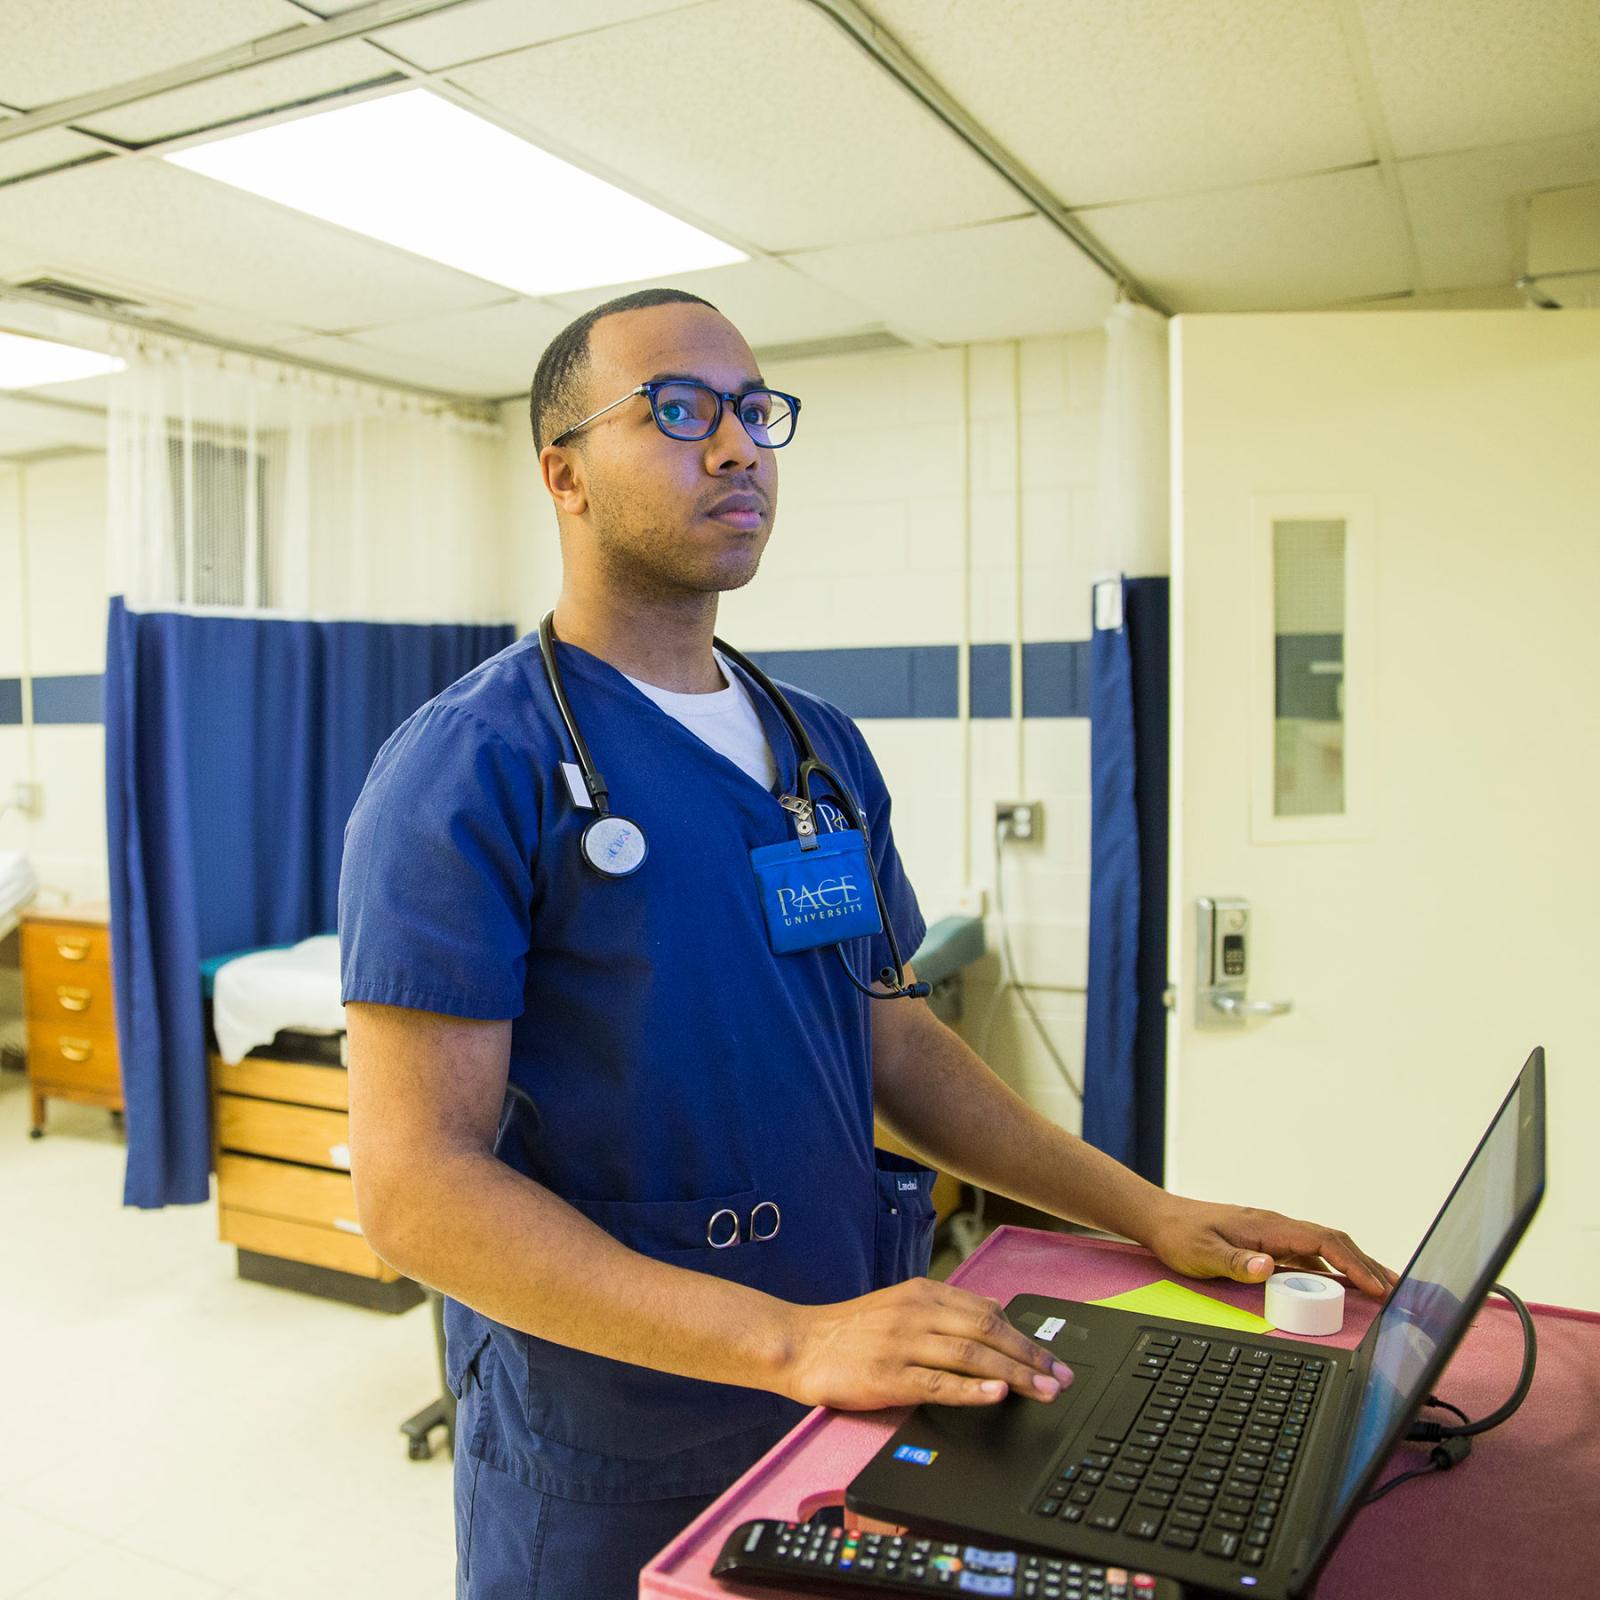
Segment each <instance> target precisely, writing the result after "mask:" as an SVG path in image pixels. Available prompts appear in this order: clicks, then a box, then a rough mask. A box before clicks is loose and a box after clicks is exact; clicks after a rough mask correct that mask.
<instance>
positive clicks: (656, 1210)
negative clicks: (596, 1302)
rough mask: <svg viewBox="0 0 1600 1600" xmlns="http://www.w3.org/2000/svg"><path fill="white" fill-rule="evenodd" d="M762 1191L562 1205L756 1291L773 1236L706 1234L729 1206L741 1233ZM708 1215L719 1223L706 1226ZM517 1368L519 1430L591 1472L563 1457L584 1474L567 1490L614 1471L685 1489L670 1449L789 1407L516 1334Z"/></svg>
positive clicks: (768, 1267) (655, 1488)
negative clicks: (520, 1359)
mask: <svg viewBox="0 0 1600 1600" xmlns="http://www.w3.org/2000/svg"><path fill="white" fill-rule="evenodd" d="M767 1198H769V1197H768V1196H767V1195H766V1194H765V1193H763V1192H761V1191H758V1190H755V1189H745V1190H741V1191H739V1192H737V1193H733V1194H723V1195H715V1196H712V1197H709V1198H707V1199H703V1200H662V1201H616V1200H599V1201H593V1200H591V1201H583V1200H569V1201H568V1202H567V1203H568V1204H569V1205H571V1206H572V1207H573V1209H574V1210H576V1211H578V1212H580V1213H581V1214H582V1215H584V1216H585V1217H587V1218H588V1219H589V1220H590V1221H591V1222H593V1223H595V1224H596V1225H597V1226H598V1227H601V1228H603V1229H604V1230H605V1231H606V1232H607V1233H609V1234H610V1235H611V1237H612V1238H613V1239H616V1240H617V1241H618V1242H619V1243H621V1244H624V1245H626V1246H627V1247H628V1248H629V1249H630V1250H636V1251H638V1252H639V1253H640V1254H641V1255H646V1256H650V1257H651V1258H652V1259H654V1260H657V1261H664V1262H666V1263H668V1264H669V1265H671V1266H678V1267H687V1268H689V1269H691V1270H692V1271H696V1272H703V1273H705V1274H707V1275H708V1276H710V1277H716V1278H722V1279H724V1280H726V1281H730V1282H735V1283H743V1284H746V1285H748V1286H750V1287H752V1288H757V1289H761V1288H764V1287H765V1286H766V1283H765V1280H766V1279H767V1277H768V1276H769V1275H775V1274H776V1265H775V1255H774V1252H775V1251H776V1250H777V1249H778V1248H779V1243H778V1240H777V1239H773V1240H770V1241H766V1242H762V1241H758V1240H751V1239H749V1238H747V1237H741V1238H740V1242H739V1243H738V1244H735V1245H732V1246H731V1247H729V1248H727V1249H723V1250H717V1249H713V1248H712V1247H711V1245H710V1244H709V1243H708V1241H707V1230H708V1228H711V1229H712V1230H713V1233H714V1234H718V1235H720V1231H721V1227H725V1226H727V1218H726V1215H725V1214H726V1213H732V1215H733V1217H734V1218H735V1219H737V1221H738V1224H739V1226H740V1229H741V1234H744V1233H747V1232H748V1220H749V1218H750V1215H751V1212H752V1211H753V1210H754V1209H755V1207H756V1206H757V1205H759V1204H760V1203H761V1202H762V1201H763V1200H766V1199H767ZM713 1218H718V1219H719V1224H720V1226H719V1225H714V1224H713ZM780 1237H781V1235H780ZM785 1243H787V1241H785ZM630 1314H631V1315H633V1316H636V1317H638V1318H639V1319H641V1320H647V1319H648V1318H649V1317H650V1315H651V1309H650V1304H649V1302H648V1301H647V1300H641V1301H640V1302H639V1303H638V1304H637V1305H636V1306H634V1307H632V1308H631V1311H630ZM526 1371H527V1389H526V1410H527V1420H528V1426H529V1428H530V1429H531V1430H532V1431H533V1432H534V1433H535V1434H538V1435H539V1436H540V1437H541V1439H543V1440H545V1441H547V1442H548V1443H551V1444H555V1445H558V1446H562V1447H564V1448H565V1450H566V1451H569V1452H574V1453H576V1454H581V1455H582V1456H583V1457H586V1458H589V1461H590V1462H591V1463H593V1464H594V1468H593V1476H592V1477H590V1474H589V1473H587V1472H585V1470H584V1467H583V1466H582V1465H581V1464H580V1463H578V1462H577V1461H575V1460H574V1461H571V1462H570V1463H569V1465H570V1466H571V1468H572V1469H573V1471H574V1472H575V1473H576V1474H577V1475H578V1477H580V1478H582V1477H590V1481H588V1482H586V1483H583V1484H582V1486H581V1488H579V1487H578V1485H577V1483H576V1482H574V1484H573V1485H572V1486H571V1487H569V1488H567V1489H566V1490H565V1491H564V1492H568V1493H572V1492H574V1490H575V1489H576V1490H577V1492H579V1493H580V1494H582V1495H589V1494H595V1492H596V1491H600V1492H601V1493H604V1492H605V1490H606V1489H608V1488H610V1487H612V1485H610V1484H609V1483H608V1482H606V1480H610V1479H613V1478H615V1479H616V1480H617V1485H616V1486H620V1484H621V1483H622V1482H623V1481H624V1480H626V1481H627V1482H628V1483H629V1484H630V1485H631V1486H632V1487H634V1489H635V1492H640V1491H647V1492H648V1493H650V1494H651V1495H660V1496H666V1495H672V1494H679V1493H693V1492H696V1489H695V1488H691V1487H681V1486H680V1483H681V1481H682V1480H681V1479H680V1474H681V1473H682V1472H684V1471H685V1470H686V1469H687V1468H688V1463H687V1462H677V1463H675V1462H674V1461H673V1460H672V1458H674V1457H682V1456H683V1454H684V1452H686V1451H689V1452H694V1451H698V1450H699V1449H700V1447H702V1446H706V1445H709V1444H712V1443H714V1442H715V1441H719V1440H727V1439H730V1438H732V1437H734V1436H737V1435H741V1434H745V1433H748V1432H749V1431H750V1430H752V1429H754V1428H763V1427H768V1426H770V1425H772V1424H774V1423H775V1422H776V1421H778V1420H779V1419H780V1418H786V1417H788V1414H789V1413H790V1412H793V1413H794V1415H795V1416H798V1415H799V1414H800V1413H799V1411H798V1410H797V1409H796V1408H795V1407H793V1406H791V1405H790V1404H789V1403H788V1402H786V1401H785V1400H783V1399H782V1397H781V1396H778V1395H775V1394H769V1393H767V1392H765V1391H762V1390H758V1389H747V1388H742V1387H739V1386H736V1385H732V1384H720V1383H708V1382H705V1381H704V1380H702V1379H698V1378H682V1377H678V1376H676V1375H674V1374H671V1373H664V1372H656V1371H653V1370H651V1369H650V1368H648V1367H638V1366H633V1365H632V1364H630V1363H628V1362H624V1361H612V1360H610V1359H608V1358H606V1357H603V1356H596V1355H590V1354H589V1353H588V1352H586V1351H582V1350H572V1349H569V1348H567V1347H566V1346H564V1345H558V1344H553V1343H551V1342H549V1341H547V1340H544V1339H535V1338H529V1339H528V1340H527V1369H526ZM757 1453H759V1452H757ZM650 1464H654V1467H655V1470H650ZM699 1470H702V1471H703V1470H705V1468H704V1467H702V1468H700V1469H699ZM732 1475H733V1474H731V1473H730V1474H729V1476H730V1477H731V1476H732ZM722 1481H723V1482H726V1481H727V1479H726V1478H724V1479H723V1480H722ZM718 1487H720V1484H719V1485H718ZM595 1497H597V1498H598V1497H600V1496H599V1495H598V1494H596V1495H595Z"/></svg>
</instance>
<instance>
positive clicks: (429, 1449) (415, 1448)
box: [406, 1439, 433, 1461]
mask: <svg viewBox="0 0 1600 1600" xmlns="http://www.w3.org/2000/svg"><path fill="white" fill-rule="evenodd" d="M406 1454H407V1455H408V1456H410V1457H411V1459H412V1460H413V1461H426V1460H427V1459H428V1458H429V1457H430V1456H431V1455H432V1454H433V1446H432V1445H431V1444H429V1443H428V1441H427V1440H426V1439H413V1440H412V1441H411V1443H410V1444H408V1445H407V1446H406Z"/></svg>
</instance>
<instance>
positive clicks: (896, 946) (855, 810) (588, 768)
mask: <svg viewBox="0 0 1600 1600" xmlns="http://www.w3.org/2000/svg"><path fill="white" fill-rule="evenodd" d="M555 619H556V614H555V612H554V611H547V612H546V613H545V615H544V617H543V618H542V620H541V621H540V623H539V656H540V659H541V660H542V661H543V662H544V671H545V677H546V678H548V679H549V682H550V688H551V691H552V692H553V694H554V695H555V701H556V710H557V711H559V712H560V714H561V720H562V722H563V723H564V724H565V726H566V730H567V736H568V738H570V739H571V740H572V748H573V750H574V751H575V752H576V754H577V757H578V770H579V771H580V772H581V773H582V774H583V783H584V788H585V789H587V790H588V793H589V798H590V799H591V800H592V801H593V802H594V807H595V811H596V812H597V813H598V816H597V818H596V820H597V821H598V820H602V819H604V818H606V817H609V816H610V815H611V810H610V806H609V803H608V802H609V800H610V791H609V789H608V788H607V786H606V781H605V779H604V778H603V777H602V776H601V775H600V771H599V769H598V768H597V767H596V766H595V764H594V757H593V756H592V755H591V754H590V752H589V746H588V743H587V741H586V740H585V739H584V737H583V732H582V730H581V729H580V728H579V726H578V718H577V715H576V713H575V712H574V711H573V709H572V702H571V701H570V700H568V698H567V691H566V686H565V685H564V684H563V683H562V681H561V669H560V667H559V666H558V665H557V663H556V652H555V646H556V629H555ZM711 643H712V646H713V647H714V648H715V649H717V650H720V651H721V652H722V654H723V655H725V656H726V657H727V658H728V659H729V660H730V661H732V662H733V663H734V664H735V665H736V666H738V667H740V668H742V669H743V670H744V671H745V672H747V673H749V675H750V676H751V678H753V679H754V680H755V682H756V684H757V686H758V687H759V688H760V690H761V692H762V693H763V694H764V695H766V697H767V699H768V700H769V701H770V702H771V703H772V706H773V708H774V709H775V710H776V711H777V713H778V716H779V717H780V719H781V720H782V722H783V725H784V727H785V728H786V729H788V732H789V737H790V739H791V740H792V741H793V742H794V747H795V753H796V754H797V755H798V756H799V758H800V760H799V766H798V768H797V769H796V774H795V786H796V787H797V788H798V789H799V791H800V798H801V799H802V800H804V801H805V802H806V804H807V805H810V804H812V800H811V780H812V778H813V777H816V776H819V775H820V776H821V777H822V778H823V779H825V780H826V782H827V783H828V785H829V787H830V788H831V789H832V791H833V793H834V794H835V796H837V798H838V799H839V800H840V801H841V802H842V803H843V805H844V808H845V811H846V813H847V814H848V820H849V821H850V823H851V825H852V826H853V827H854V828H855V829H856V831H857V832H858V833H859V834H860V835H861V842H862V844H863V845H865V846H866V847H867V848H866V855H867V875H868V877H870V878H871V880H872V896H873V899H874V900H875V901H876V902H877V906H878V918H879V920H880V921H881V922H882V924H883V932H884V937H885V939H886V940H887V942H888V945H889V958H890V961H891V963H892V964H891V966H888V967H885V968H884V970H883V971H882V972H881V973H879V974H878V979H879V981H880V982H881V983H883V984H884V985H885V987H887V988H888V989H889V991H890V992H889V993H888V994H880V993H879V992H878V991H876V990H874V989H871V988H869V987H868V986H867V985H866V984H864V983H862V981H861V980H860V979H859V978H858V977H857V976H856V975H855V973H854V972H852V971H851V970H850V963H849V962H848V961H846V960H845V956H844V947H843V945H835V946H834V949H835V950H836V951H838V954H839V961H840V964H841V965H842V966H843V968H844V971H845V975H846V976H847V977H848V978H849V979H850V981H851V983H853V984H854V985H855V987H856V988H857V989H859V990H860V991H861V993H862V994H864V995H866V996H867V997H868V998H869V999H872V1000H891V999H901V998H906V999H911V998H921V997H922V996H923V995H926V994H927V993H928V986H927V985H926V984H921V983H914V984H908V983H907V982H906V969H905V960H904V958H903V957H902V956H901V954H900V941H899V939H898V938H897V937H896V935H895V931H894V920H893V918H891V917H890V915H889V906H888V903H887V902H886V901H885V899H884V897H883V886H882V884H880V883H879V882H878V869H877V867H876V865H875V864H874V863H873V860H872V840H871V836H870V835H869V833H868V831H867V818H866V814H865V813H864V812H863V811H862V809H861V807H860V806H859V805H857V803H856V798H855V796H854V795H853V794H852V793H851V792H850V787H849V785H848V784H846V783H845V782H844V780H843V779H842V778H840V776H839V774H838V773H837V772H835V771H834V770H833V768H832V767H830V766H829V765H828V764H827V762H825V761H824V760H823V759H822V758H821V757H820V756H819V755H818V754H817V750H816V746H815V745H814V744H812V742H811V735H810V734H809V733H807V732H806V726H805V724H804V723H803V722H802V721H801V720H800V716H799V713H798V712H797V711H796V710H795V709H794V707H793V706H792V705H790V704H789V697H788V696H787V695H786V694H784V692H783V691H782V690H781V689H780V688H779V687H778V686H777V684H775V683H774V682H773V681H772V679H771V678H769V677H768V676H767V675H766V673H765V672H763V671H762V670H761V668H760V667H758V666H757V665H756V664H755V662H753V661H752V660H751V659H750V658H749V656H747V655H745V654H744V652H743V651H742V650H736V649H735V648H734V647H733V646H732V645H731V644H728V643H726V642H725V641H724V640H722V639H718V638H715V637H713V639H712V641H711ZM590 826H591V827H592V826H593V824H592V823H591V824H590ZM584 859H585V860H586V861H588V860H589V859H590V858H589V855H588V852H587V851H585V852H584ZM641 859H642V857H641ZM592 864H593V863H592V862H591V865H592Z"/></svg>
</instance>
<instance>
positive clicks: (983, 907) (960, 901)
mask: <svg viewBox="0 0 1600 1600" xmlns="http://www.w3.org/2000/svg"><path fill="white" fill-rule="evenodd" d="M988 909H989V895H988V891H987V890H985V889H984V887H983V885H982V884H977V883H969V884H968V885H967V886H966V888H965V889H963V890H962V891H961V893H960V895H959V896H957V898H956V910H957V911H959V912H960V913H961V915H962V916H964V917H981V916H983V915H984V914H985V913H986V912H987V911H988Z"/></svg>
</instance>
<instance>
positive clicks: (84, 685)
mask: <svg viewBox="0 0 1600 1600" xmlns="http://www.w3.org/2000/svg"><path fill="white" fill-rule="evenodd" d="M33 720H34V722H35V723H46V722H99V721H100V720H101V710H100V674H99V673H98V672H84V673H79V674H76V675H74V676H72V677H59V678H35V679H34V680H33Z"/></svg>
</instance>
